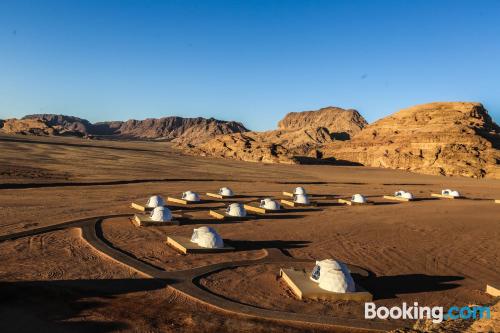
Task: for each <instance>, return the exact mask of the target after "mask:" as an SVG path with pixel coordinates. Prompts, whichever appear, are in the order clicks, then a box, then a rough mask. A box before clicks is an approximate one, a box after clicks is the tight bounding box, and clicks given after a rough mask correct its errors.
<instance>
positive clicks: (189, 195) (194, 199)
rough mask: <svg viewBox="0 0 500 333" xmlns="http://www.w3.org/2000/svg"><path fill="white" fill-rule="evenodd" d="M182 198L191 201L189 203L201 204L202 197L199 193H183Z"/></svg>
mask: <svg viewBox="0 0 500 333" xmlns="http://www.w3.org/2000/svg"><path fill="white" fill-rule="evenodd" d="M181 198H182V199H184V200H186V201H189V202H199V201H200V196H199V195H198V193H196V192H193V191H186V192H183V193H182V196H181Z"/></svg>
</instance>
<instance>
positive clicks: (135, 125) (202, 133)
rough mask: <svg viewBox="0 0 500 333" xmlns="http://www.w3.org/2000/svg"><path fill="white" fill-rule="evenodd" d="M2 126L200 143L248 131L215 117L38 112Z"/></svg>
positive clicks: (13, 129) (20, 131)
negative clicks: (103, 117) (96, 118)
mask: <svg viewBox="0 0 500 333" xmlns="http://www.w3.org/2000/svg"><path fill="white" fill-rule="evenodd" d="M1 130H2V131H3V132H5V133H14V134H33V135H71V136H80V137H84V136H86V137H88V136H98V137H99V136H106V137H109V138H115V139H144V140H165V141H173V142H178V143H183V144H197V143H200V142H204V141H207V140H209V139H211V138H213V137H215V136H217V135H220V134H229V133H236V132H245V131H247V129H246V128H245V127H244V126H243V125H242V124H241V123H238V122H234V121H222V120H217V119H214V118H210V119H206V118H201V117H199V118H181V117H164V118H159V119H145V120H128V121H125V122H123V121H111V122H100V123H95V124H92V123H90V122H89V121H87V120H85V119H81V118H78V117H72V116H64V115H54V114H34V115H28V116H25V117H23V118H22V119H8V120H6V122H5V125H4V126H3V128H2V129H1Z"/></svg>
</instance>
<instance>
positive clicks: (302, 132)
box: [185, 107, 367, 163]
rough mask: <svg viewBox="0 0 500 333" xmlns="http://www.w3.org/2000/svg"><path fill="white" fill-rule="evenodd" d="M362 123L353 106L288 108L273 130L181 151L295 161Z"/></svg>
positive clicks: (224, 138)
mask: <svg viewBox="0 0 500 333" xmlns="http://www.w3.org/2000/svg"><path fill="white" fill-rule="evenodd" d="M366 124H367V123H366V120H365V119H364V118H363V117H362V116H361V115H360V114H359V113H358V112H357V111H356V110H344V109H340V108H334V107H328V108H323V109H320V110H318V111H305V112H292V113H289V114H287V115H286V116H285V118H283V119H282V120H281V121H280V122H279V123H278V127H279V129H277V130H274V131H267V132H246V133H241V134H230V135H222V136H217V137H215V138H214V139H212V140H210V141H207V142H204V143H202V144H200V145H190V146H189V147H187V149H185V151H186V152H187V153H188V154H192V155H201V156H213V157H222V158H232V159H238V160H243V161H252V162H266V163H298V162H299V161H300V160H301V159H303V158H304V157H310V158H313V159H316V158H317V157H320V156H321V155H320V154H321V153H320V152H319V151H318V148H319V147H320V146H321V145H323V144H325V143H327V142H333V141H338V140H347V139H349V138H350V136H351V135H354V134H356V133H358V132H359V131H360V130H361V129H362V128H363V127H364V126H365V125H366Z"/></svg>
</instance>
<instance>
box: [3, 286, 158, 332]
mask: <svg viewBox="0 0 500 333" xmlns="http://www.w3.org/2000/svg"><path fill="white" fill-rule="evenodd" d="M166 283H167V282H166V281H160V280H156V279H117V280H112V279H106V280H60V281H16V282H0V294H1V295H2V297H1V299H0V315H1V318H2V324H1V327H2V332H41V331H47V332H93V333H105V332H114V331H121V330H127V329H130V327H129V325H127V324H126V323H123V322H119V321H113V320H111V319H110V320H99V319H88V318H87V317H86V316H85V313H84V312H85V311H86V310H90V309H96V308H100V307H103V306H105V305H106V300H109V299H113V298H115V297H116V296H117V295H120V294H127V293H131V292H139V291H151V290H157V289H161V288H164V287H165V285H166ZM92 297H104V298H105V300H103V301H101V300H99V301H97V300H90V299H89V298H92ZM82 318H84V320H82Z"/></svg>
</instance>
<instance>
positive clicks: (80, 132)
mask: <svg viewBox="0 0 500 333" xmlns="http://www.w3.org/2000/svg"><path fill="white" fill-rule="evenodd" d="M22 120H40V121H43V122H45V123H46V124H47V126H49V127H52V128H54V129H56V132H57V133H56V135H62V134H65V133H66V134H67V135H75V136H85V135H89V134H92V124H91V123H90V122H89V121H88V120H85V119H81V118H78V117H73V116H64V115H57V114H32V115H27V116H24V117H23V118H22Z"/></svg>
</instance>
